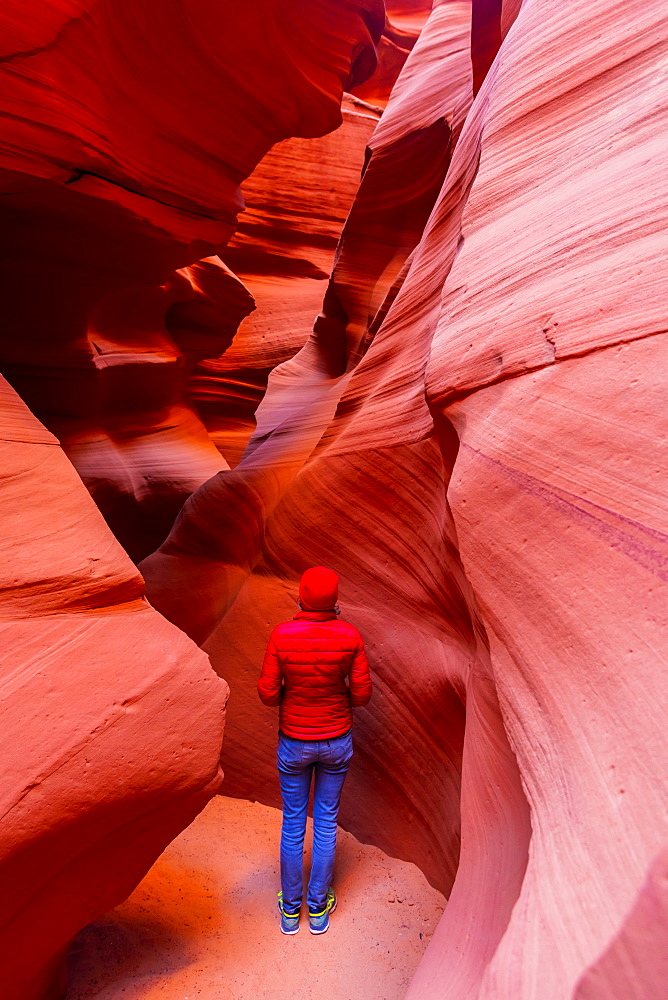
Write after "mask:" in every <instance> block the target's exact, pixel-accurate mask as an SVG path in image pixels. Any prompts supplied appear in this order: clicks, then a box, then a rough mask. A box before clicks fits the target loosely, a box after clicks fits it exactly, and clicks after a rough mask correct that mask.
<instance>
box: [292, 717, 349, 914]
mask: <svg viewBox="0 0 668 1000" xmlns="http://www.w3.org/2000/svg"><path fill="white" fill-rule="evenodd" d="M352 755H353V735H352V731H349V732H347V733H345V734H344V735H343V736H335V737H333V738H332V739H329V740H313V741H312V742H306V741H305V740H293V739H290V737H289V736H284V735H283V733H279V734H278V755H277V756H278V776H279V779H280V782H281V795H282V796H283V828H282V831H281V888H282V890H283V907H284V909H285V912H286V913H297V912H298V910H299V908H300V906H301V904H302V889H303V872H302V866H303V861H304V834H305V833H306V813H307V809H308V799H309V793H310V791H311V775H312V774H313V773H315V790H314V794H313V851H312V856H311V876H310V878H309V883H308V892H307V896H306V899H307V902H308V908H309V912H310V913H320V912H321V910H324V908H325V905H326V903H327V889H328V888H329V886H330V885H331V882H332V872H333V870H334V856H335V853H336V817H337V816H338V812H339V801H340V799H341V789H342V788H343V782H344V781H345V780H346V773H347V771H348V765H349V764H350V759H351V757H352Z"/></svg>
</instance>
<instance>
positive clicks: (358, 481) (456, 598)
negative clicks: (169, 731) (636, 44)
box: [141, 2, 524, 891]
mask: <svg viewBox="0 0 668 1000" xmlns="http://www.w3.org/2000/svg"><path fill="white" fill-rule="evenodd" d="M446 6H447V10H445V11H444V10H441V9H440V8H437V9H436V10H435V11H434V14H433V15H432V17H431V18H430V20H429V22H428V24H427V26H426V27H425V29H424V32H423V34H422V36H421V38H420V41H419V42H418V44H417V45H416V47H415V48H414V49H413V51H412V53H411V55H410V57H409V59H408V61H407V63H406V67H405V71H404V72H405V73H406V74H408V81H409V83H408V84H407V85H406V86H405V88H403V89H401V88H399V90H398V91H396V98H395V94H393V95H392V97H391V99H390V102H389V104H388V108H387V111H386V114H385V116H384V117H383V120H382V125H381V128H382V129H383V130H384V132H383V134H385V135H389V137H390V138H389V139H388V148H389V149H390V153H389V154H388V160H389V159H390V157H391V156H392V155H393V150H394V148H396V144H395V146H393V142H394V139H395V136H399V145H400V154H399V159H400V162H403V163H404V164H405V165H406V174H405V176H409V173H410V171H409V169H408V163H407V161H408V160H409V159H410V157H411V155H413V156H414V157H415V161H414V162H415V167H416V169H415V174H416V185H415V198H414V199H413V202H417V203H418V204H420V205H421V206H422V211H423V212H424V217H425V218H426V215H427V214H428V194H429V192H431V193H432V198H435V197H436V194H437V188H435V185H434V182H433V181H432V182H431V183H430V185H429V187H428V188H427V189H426V191H425V190H424V189H423V186H422V184H421V182H420V176H419V169H418V168H421V167H422V166H423V165H424V163H425V146H424V144H422V143H421V142H420V141H419V140H418V141H417V142H415V143H413V144H412V143H411V142H410V141H409V142H407V143H406V144H405V146H404V147H401V136H402V134H403V135H407V136H409V137H410V135H411V133H412V132H413V131H414V130H417V132H418V133H419V135H420V137H421V135H422V132H421V130H422V129H423V128H424V127H429V124H430V121H429V118H430V115H429V114H425V115H424V116H422V117H420V116H419V114H418V110H417V104H418V99H417V98H418V93H419V88H418V87H417V85H416V81H415V79H414V77H413V75H412V74H413V69H412V66H413V65H414V64H415V63H416V61H418V60H420V58H421V52H424V53H425V56H426V60H427V63H428V65H429V71H430V74H431V75H430V77H429V87H430V92H431V93H433V94H435V95H438V100H439V104H438V107H437V110H436V112H435V113H434V114H433V115H432V116H431V121H432V122H433V121H434V120H436V119H440V120H441V122H442V124H441V125H440V126H439V127H440V128H442V130H443V131H444V132H445V133H446V135H447V137H448V138H447V143H446V144H445V146H437V150H436V164H435V165H434V168H433V173H434V174H436V176H438V171H441V180H442V177H443V175H444V174H445V169H446V167H447V162H445V163H444V162H443V160H444V156H447V152H448V151H449V150H450V149H451V145H452V144H451V140H450V133H451V131H453V130H458V128H459V127H460V126H461V119H462V117H463V110H462V108H463V107H464V108H465V104H466V100H467V95H468V98H469V99H470V56H469V38H468V25H469V19H470V5H468V4H467V3H465V2H458V3H456V4H448V5H446ZM438 39H440V40H441V42H442V44H443V47H444V50H445V52H446V53H447V54H448V55H447V58H445V59H444V60H443V62H440V61H439V60H438V59H437V58H436V57H435V54H434V53H435V49H436V47H437V40H438ZM402 79H403V78H402ZM409 112H412V113H413V116H414V117H413V119H412V120H409V119H408V113H409ZM457 116H459V117H457ZM397 118H399V120H400V121H405V122H406V124H405V126H403V131H402V126H401V125H400V124H399V123H397ZM392 122H395V129H394V132H393V131H392ZM373 142H374V144H375V142H376V137H375V136H374V140H373ZM379 143H380V140H379ZM379 149H380V150H381V157H382V154H383V153H384V152H385V147H384V146H383V145H382V144H380V145H379ZM375 155H376V154H375V150H374V153H373V154H372V158H371V164H373V162H374V160H373V157H374V156H375ZM371 164H370V165H369V167H368V168H367V171H368V172H369V171H371ZM365 176H366V175H365ZM374 176H377V177H378V178H379V183H378V184H377V185H368V186H365V185H364V184H363V186H362V188H361V190H360V195H359V202H358V203H359V204H360V205H361V206H362V209H360V211H363V210H364V205H365V204H368V205H369V208H368V213H369V214H372V213H374V212H375V213H376V214H377V215H379V214H380V213H379V204H380V202H381V201H382V199H383V198H387V197H388V195H389V188H388V174H387V173H385V172H383V171H382V170H381V171H378V172H377V173H376V172H375V171H374ZM407 198H408V201H409V204H410V203H411V193H410V192H409V193H408V194H407ZM367 199H368V201H367ZM356 217H357V213H356V211H355V209H353V211H352V212H351V215H350V217H349V220H348V222H347V224H346V228H345V230H344V235H343V238H342V243H341V247H340V255H339V258H338V260H337V265H336V269H335V272H334V276H333V279H332V285H334V284H335V282H336V280H337V274H338V273H339V268H340V267H342V266H343V265H342V262H345V263H346V266H347V267H348V268H349V270H350V271H352V270H353V269H355V268H357V272H356V274H357V280H358V287H359V288H361V289H362V294H364V295H366V294H368V293H367V290H368V289H369V288H371V289H373V287H374V285H375V284H376V283H377V282H378V281H379V280H381V278H382V275H383V273H384V271H385V263H384V262H381V263H376V261H375V258H374V256H373V253H370V254H369V256H368V258H363V260H364V262H365V264H366V263H367V261H368V263H369V266H368V268H366V267H365V269H362V267H361V266H358V264H357V263H356V261H358V260H359V258H355V257H354V256H353V255H352V254H351V255H348V254H347V251H346V246H347V241H348V239H350V243H351V245H354V243H353V236H352V235H351V236H350V237H349V234H350V233H351V232H353V233H354V232H356V231H357V230H355V228H354V227H355V226H356ZM400 217H401V213H400ZM388 231H389V230H388ZM411 236H412V234H411ZM410 238H411V237H410V236H407V238H406V239H407V244H406V245H407V247H408V250H410V242H408V241H409V240H410ZM374 245H375V246H376V247H378V246H380V245H381V240H380V239H379V240H378V241H377V242H376V243H375V244H374ZM341 248H342V249H341ZM408 250H407V251H406V252H408ZM398 252H402V250H401V249H400V250H399V251H398ZM330 287H331V286H330ZM355 293H356V289H355V288H351V290H350V295H351V296H352V295H354V294H355ZM371 297H372V296H371V295H370V294H369V295H368V298H369V300H371ZM330 298H331V293H330ZM346 301H348V300H346ZM351 311H352V310H351ZM367 314H368V307H367ZM323 327H324V322H323V321H322V320H319V321H318V324H317V325H316V333H315V334H314V335H313V337H312V338H311V340H310V341H309V342H308V344H307V345H306V346H305V348H304V349H303V350H302V351H301V352H300V353H299V354H298V355H297V356H296V357H295V358H294V359H293V360H291V361H289V362H287V363H286V364H283V365H281V366H280V367H279V368H278V369H277V370H276V371H275V372H274V373H273V374H272V376H271V378H270V388H269V392H268V394H267V396H266V398H265V399H264V401H263V403H262V404H261V406H260V409H259V411H258V428H257V432H256V435H255V437H254V439H253V440H252V442H251V445H250V447H249V449H248V451H247V453H246V455H245V456H244V458H243V459H242V461H241V462H240V463H239V465H238V466H237V467H236V468H235V469H234V470H233V471H232V472H229V473H222V474H220V475H219V476H218V477H216V478H215V479H213V480H211V481H210V482H209V483H207V484H206V485H205V486H203V487H202V488H200V490H198V491H197V493H196V494H195V495H194V496H193V497H192V498H191V499H190V500H189V501H188V502H187V503H186V505H185V506H184V508H183V510H182V513H181V516H180V518H179V521H178V522H177V524H176V525H175V527H174V529H173V531H172V532H171V534H170V537H169V538H168V539H167V541H166V542H165V543H164V545H163V546H161V548H160V550H159V551H158V552H157V553H155V554H154V555H152V556H150V557H149V558H147V559H146V560H144V561H143V562H142V564H141V569H142V572H143V573H144V575H145V577H146V580H147V586H148V587H149V592H150V594H151V601H152V603H154V604H155V606H156V607H158V608H159V609H160V610H161V611H162V612H163V613H164V614H165V615H166V616H167V617H168V618H170V620H172V621H174V622H176V623H177V624H178V625H179V626H180V627H181V628H183V629H184V630H185V631H186V632H188V634H190V635H191V636H192V637H193V638H195V639H196V640H197V641H198V642H200V643H202V642H205V643H206V649H207V650H208V651H209V652H210V654H211V656H212V659H213V661H214V663H215V664H216V668H217V669H218V670H220V672H221V673H223V674H224V675H225V676H226V677H229V678H230V681H231V684H232V687H233V688H234V691H235V707H234V711H233V712H232V720H231V724H230V727H229V728H228V736H227V741H226V742H227V758H226V763H225V767H226V773H227V780H228V791H230V792H231V793H233V794H238V795H244V796H249V797H254V798H261V799H262V800H263V801H265V802H270V803H275V802H276V797H277V788H276V781H275V764H274V759H273V758H274V743H275V725H276V721H275V719H274V718H273V716H272V714H271V713H268V712H267V711H266V710H265V709H263V707H262V706H261V705H260V704H259V702H258V701H257V697H256V693H255V681H256V675H257V669H258V663H259V662H260V660H261V655H262V652H263V647H264V644H265V643H266V639H267V635H268V628H269V625H270V622H275V621H278V620H280V619H281V618H284V617H287V616H289V615H291V614H292V613H293V612H294V607H295V605H294V596H295V595H296V581H297V579H298V577H299V575H300V573H301V572H302V571H303V570H304V569H305V568H306V567H307V566H308V565H312V564H314V563H325V564H328V565H332V566H333V567H334V568H335V569H336V570H337V572H339V573H340V575H341V579H342V601H343V605H344V607H345V608H346V614H349V615H350V616H351V617H352V619H353V620H354V621H355V623H356V624H357V625H359V627H360V628H361V630H362V632H363V634H364V636H365V639H366V641H367V644H368V646H369V649H370V651H371V656H372V663H373V665H374V668H375V671H376V676H377V684H376V691H377V694H376V695H375V697H374V700H373V702H372V704H371V705H370V706H369V708H368V709H367V710H365V711H364V712H360V713H358V715H359V718H358V723H357V730H356V731H357V738H358V753H357V758H356V763H355V766H354V768H353V770H352V771H351V775H350V779H349V783H348V786H347V787H348V795H349V797H348V799H347V802H344V806H343V812H342V821H343V822H344V824H345V825H347V826H349V827H350V829H352V830H353V832H354V833H355V834H356V835H357V836H362V837H363V838H365V839H369V840H373V842H375V843H377V844H379V845H380V846H381V847H382V848H383V849H384V850H387V851H389V852H390V853H393V854H395V855H399V856H400V857H403V858H405V859H407V860H411V861H414V862H416V863H418V864H420V866H421V867H422V868H423V870H424V871H425V872H426V873H427V874H428V876H429V877H430V878H431V879H432V880H433V881H434V883H435V884H436V885H438V886H439V887H441V888H443V889H445V890H446V891H447V890H448V889H449V887H450V886H451V884H452V881H453V878H454V875H455V871H456V867H457V859H458V854H459V837H460V823H459V798H460V773H461V765H462V754H463V753H464V722H465V704H464V703H465V701H466V698H467V690H468V688H469V680H470V678H471V677H472V676H473V674H474V673H475V672H476V671H477V670H480V671H488V667H483V666H482V665H479V666H477V667H475V666H474V664H475V663H477V662H478V646H479V643H478V639H477V637H476V624H475V621H474V619H473V617H472V610H471V602H470V599H469V596H470V595H469V589H468V584H467V582H466V580H465V579H464V577H463V574H462V571H461V566H460V564H459V560H458V556H457V551H456V542H455V536H454V531H453V526H452V521H451V518H450V515H449V511H448V508H447V503H446V500H445V489H444V482H445V480H446V478H447V475H448V468H447V464H446V463H448V462H451V455H450V450H451V448H452V445H453V435H450V436H448V435H447V432H445V433H444V435H443V436H442V437H440V438H439V436H438V435H436V434H434V431H433V426H432V420H431V417H430V415H429V411H428V409H427V407H426V405H425V401H424V379H423V372H424V367H425V364H426V360H427V355H428V348H429V341H428V339H425V338H424V337H423V336H416V337H414V338H413V339H412V340H410V341H404V342H400V341H399V340H397V341H394V342H393V343H392V345H391V346H388V345H384V346H383V347H382V348H381V349H380V350H379V351H378V352H377V353H376V352H374V351H373V348H372V349H371V350H369V352H368V353H367V355H366V357H365V359H364V361H363V362H362V363H361V364H360V365H359V366H358V367H357V368H356V369H355V370H354V371H353V370H352V369H350V370H349V371H348V373H347V374H341V369H342V368H345V367H347V361H346V345H347V343H348V337H349V329H348V325H347V324H345V323H340V324H338V325H337V326H334V324H332V330H333V333H332V334H331V335H329V336H328V335H326V332H323ZM353 332H357V328H355V331H353ZM360 339H361V338H360ZM374 346H375V342H374ZM332 348H334V351H332ZM336 352H338V353H336ZM341 352H343V353H341ZM351 356H352V353H351ZM333 358H334V359H335V361H336V362H338V361H339V359H341V358H343V363H333V362H332V359H333ZM367 362H368V364H369V366H370V368H371V370H372V371H373V376H372V377H371V379H370V378H369V375H368V371H369V369H368V368H367ZM381 377H382V379H383V380H387V381H388V383H389V384H390V385H392V386H395V387H396V388H393V390H392V393H393V394H392V403H393V406H394V413H393V418H392V425H393V426H394V427H395V428H396V429H397V437H396V439H395V440H393V441H392V442H391V443H390V445H389V446H388V445H387V444H386V443H385V442H384V440H383V435H384V434H385V433H386V430H387V427H386V424H385V423H381V424H379V423H378V421H377V420H376V419H375V417H372V416H371V415H372V411H373V409H374V408H375V407H376V400H375V392H376V387H378V391H382V389H381V381H380V378H381ZM370 390H371V391H370ZM337 407H338V414H337ZM370 417H371V418H370ZM328 428H329V429H328ZM249 574H250V576H249ZM190 594H192V595H193V597H195V595H196V598H195V599H188V597H187V596H186V595H190ZM221 621H222V624H220V625H218V622H221ZM481 683H482V687H481V690H480V692H478V693H477V694H476V695H475V696H474V695H473V694H471V698H472V699H473V700H475V699H478V701H479V712H480V716H481V725H482V726H483V727H487V728H488V730H490V731H492V732H494V737H493V739H494V741H496V740H499V741H501V745H503V739H504V737H503V730H502V727H501V723H500V717H499V714H498V708H497V707H496V706H495V702H494V694H493V690H492V691H489V690H487V689H488V686H489V682H488V680H487V681H484V682H481ZM473 714H475V713H474V712H471V715H473ZM483 720H485V721H483ZM473 728H474V726H473V723H471V726H470V731H473ZM489 752H490V755H491V754H492V751H491V748H490V749H489ZM388 761H397V762H399V761H400V762H401V763H400V765H397V767H396V768H395V767H394V766H390V767H388V764H387V762H388ZM494 766H495V767H496V766H498V768H499V769H500V772H504V773H505V770H506V769H510V770H509V774H508V777H507V781H506V787H507V790H508V795H509V796H510V797H511V798H513V797H515V799H516V807H517V810H518V820H517V821H518V822H519V823H520V824H523V823H524V818H523V812H522V810H523V806H522V801H521V794H520V792H519V786H518V785H517V782H516V777H515V776H514V775H513V772H512V760H511V758H510V755H509V754H508V755H507V756H504V753H503V752H502V753H501V757H500V759H499V761H498V762H497V763H496V764H495V765H494ZM425 769H427V773H429V781H425V780H424V776H425ZM504 780H505V779H504ZM510 808H511V809H514V808H515V806H512V807H510ZM499 821H500V822H502V819H501V818H500V820H499ZM492 863H493V862H492ZM519 863H520V864H521V863H522V862H521V860H520V862H519Z"/></svg>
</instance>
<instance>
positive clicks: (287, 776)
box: [258, 566, 372, 934]
mask: <svg viewBox="0 0 668 1000" xmlns="http://www.w3.org/2000/svg"><path fill="white" fill-rule="evenodd" d="M338 589H339V578H338V576H337V575H336V573H334V572H333V571H332V570H331V569H326V568H325V567H324V566H314V567H313V568H312V569H307V570H306V572H305V573H304V575H303V576H302V578H301V582H300V585H299V607H300V609H301V610H300V612H299V614H297V615H295V617H294V618H293V619H292V620H291V621H287V622H282V623H281V624H280V625H277V626H276V628H275V629H274V631H273V632H272V633H271V638H270V639H269V645H268V646H267V652H266V653H265V656H264V663H263V664H262V674H261V676H260V680H259V682H258V694H259V696H260V698H261V700H262V701H263V703H264V704H265V705H279V706H280V708H279V721H278V725H279V730H278V755H277V757H278V774H279V779H280V783H281V795H282V797H283V828H282V832H281V891H280V892H279V894H278V908H279V911H280V914H281V930H282V932H283V933H284V934H296V933H297V931H298V930H299V911H300V908H301V904H302V887H303V874H302V865H303V856H304V834H305V833H306V812H307V808H308V799H309V793H310V790H311V778H312V776H313V775H315V787H314V796H313V851H312V858H311V875H310V878H309V883H308V892H307V903H308V911H309V927H310V930H311V933H312V934H324V932H325V931H326V930H327V928H328V927H329V915H330V913H331V912H332V911H333V910H334V908H335V907H336V895H335V893H334V890H333V889H332V887H331V884H330V883H331V880H332V872H333V870H334V856H335V852H336V818H337V815H338V811H339V801H340V799H341V789H342V788H343V782H344V781H345V777H346V773H347V771H348V765H349V764H350V760H351V758H352V755H353V742H352V723H353V714H352V709H353V707H355V706H359V705H366V704H367V702H368V701H369V699H370V698H371V692H372V687H371V677H370V676H369V667H368V664H367V659H366V654H365V652H364V643H363V641H362V636H361V635H360V634H359V632H358V631H357V629H356V628H355V627H354V625H350V624H349V623H348V622H345V621H340V620H339V619H338V617H337V616H338V615H339V609H338V607H337V604H336V601H337V597H338Z"/></svg>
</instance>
